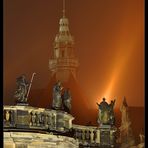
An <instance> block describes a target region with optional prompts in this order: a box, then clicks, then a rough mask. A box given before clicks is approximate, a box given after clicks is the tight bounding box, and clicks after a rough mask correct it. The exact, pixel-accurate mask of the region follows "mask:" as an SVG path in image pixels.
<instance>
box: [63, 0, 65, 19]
mask: <svg viewBox="0 0 148 148" xmlns="http://www.w3.org/2000/svg"><path fill="white" fill-rule="evenodd" d="M63 17H65V0H63Z"/></svg>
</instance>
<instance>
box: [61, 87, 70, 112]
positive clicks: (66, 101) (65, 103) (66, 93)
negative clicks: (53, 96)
mask: <svg viewBox="0 0 148 148" xmlns="http://www.w3.org/2000/svg"><path fill="white" fill-rule="evenodd" d="M62 99H63V107H64V110H65V111H66V112H68V113H70V110H71V94H70V90H69V89H66V90H64V93H63V95H62Z"/></svg>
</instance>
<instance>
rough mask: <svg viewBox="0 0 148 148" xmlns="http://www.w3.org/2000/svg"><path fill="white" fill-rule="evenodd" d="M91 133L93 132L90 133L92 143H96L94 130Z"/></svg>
mask: <svg viewBox="0 0 148 148" xmlns="http://www.w3.org/2000/svg"><path fill="white" fill-rule="evenodd" d="M90 132H91V133H90V142H91V143H93V142H94V130H93V129H91V130H90Z"/></svg>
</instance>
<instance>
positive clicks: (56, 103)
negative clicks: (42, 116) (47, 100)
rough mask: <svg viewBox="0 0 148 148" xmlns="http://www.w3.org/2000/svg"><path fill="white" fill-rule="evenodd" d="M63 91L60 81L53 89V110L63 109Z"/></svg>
mask: <svg viewBox="0 0 148 148" xmlns="http://www.w3.org/2000/svg"><path fill="white" fill-rule="evenodd" d="M62 89H63V87H62V85H61V82H60V81H58V82H57V83H56V84H55V85H54V87H53V102H52V108H53V109H61V108H62V98H61V94H62Z"/></svg>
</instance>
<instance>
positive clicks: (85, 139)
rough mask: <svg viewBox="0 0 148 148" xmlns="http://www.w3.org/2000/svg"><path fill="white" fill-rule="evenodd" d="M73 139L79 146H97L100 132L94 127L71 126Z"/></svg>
mask: <svg viewBox="0 0 148 148" xmlns="http://www.w3.org/2000/svg"><path fill="white" fill-rule="evenodd" d="M73 130H74V133H75V138H76V139H78V141H79V143H80V144H81V145H91V146H92V145H99V144H100V130H99V129H98V128H97V127H95V126H82V125H76V124H73Z"/></svg>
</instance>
